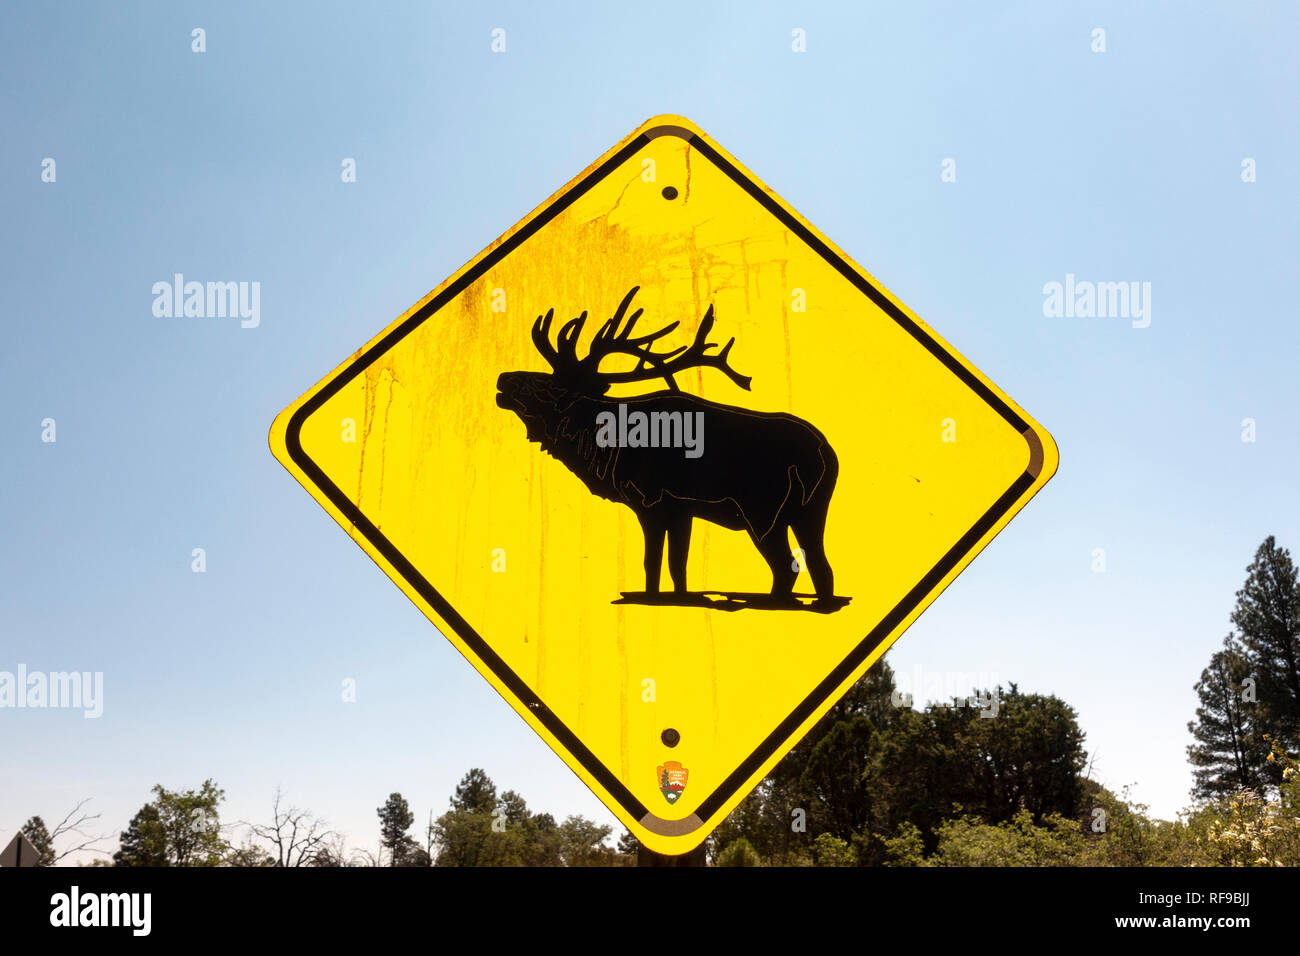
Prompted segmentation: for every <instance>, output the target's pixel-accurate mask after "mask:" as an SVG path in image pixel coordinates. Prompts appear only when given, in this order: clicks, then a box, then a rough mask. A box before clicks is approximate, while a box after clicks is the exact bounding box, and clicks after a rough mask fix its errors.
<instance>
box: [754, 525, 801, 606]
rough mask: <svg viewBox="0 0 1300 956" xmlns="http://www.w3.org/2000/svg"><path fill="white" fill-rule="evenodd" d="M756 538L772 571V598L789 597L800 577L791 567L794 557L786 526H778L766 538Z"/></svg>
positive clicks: (755, 542)
mask: <svg viewBox="0 0 1300 956" xmlns="http://www.w3.org/2000/svg"><path fill="white" fill-rule="evenodd" d="M751 537H753V538H754V545H755V546H756V547H757V548H758V553H759V554H761V555H762V556H763V560H764V561H766V562H767V566H768V567H769V568H771V569H772V597H778V598H779V597H789V596H790V593H791V592H792V591H793V590H794V581H795V578H797V577H798V576H799V572H798V571H796V570H795V569H794V568H793V567H791V565H792V564H793V563H794V555H792V554H791V553H790V541H789V539H788V538H787V537H786V529H785V525H784V524H778V525H777V526H776V527H775V528H773V529H772V530H771V531H769V532H768V534H767V537H766V538H758V537H754V536H753V535H751Z"/></svg>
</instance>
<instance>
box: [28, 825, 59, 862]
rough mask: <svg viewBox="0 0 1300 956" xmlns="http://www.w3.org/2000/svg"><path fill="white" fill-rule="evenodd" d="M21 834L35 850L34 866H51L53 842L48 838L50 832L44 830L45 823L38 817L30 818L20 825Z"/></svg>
mask: <svg viewBox="0 0 1300 956" xmlns="http://www.w3.org/2000/svg"><path fill="white" fill-rule="evenodd" d="M22 833H23V835H24V836H26V837H27V839H28V840H30V841H31V844H32V846H33V847H35V848H36V854H37V858H36V865H37V866H53V865H54V840H53V839H52V838H51V837H50V831H49V830H48V829H47V828H46V826H45V821H44V820H42V819H41V818H40V817H32V818H31V819H29V820H28V821H27V822H26V823H24V824H23V825H22Z"/></svg>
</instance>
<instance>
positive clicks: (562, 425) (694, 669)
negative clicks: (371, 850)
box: [271, 116, 1057, 854]
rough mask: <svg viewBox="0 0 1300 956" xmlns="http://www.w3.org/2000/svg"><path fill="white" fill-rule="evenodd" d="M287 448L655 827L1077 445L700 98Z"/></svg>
mask: <svg viewBox="0 0 1300 956" xmlns="http://www.w3.org/2000/svg"><path fill="white" fill-rule="evenodd" d="M271 447H272V450H273V451H274V453H275V455H276V457H277V458H278V459H279V460H280V461H281V462H282V463H283V464H284V466H285V467H286V468H287V469H288V470H289V471H290V472H291V473H292V474H293V476H294V477H295V478H296V479H297V480H298V481H299V482H301V483H302V485H303V486H304V487H305V488H306V489H307V490H308V491H309V492H310V493H311V495H312V496H313V497H314V498H315V499H316V500H317V501H319V502H320V504H321V505H322V507H324V508H325V509H326V510H327V511H328V512H329V513H330V514H331V515H332V516H333V517H334V519H335V520H336V521H338V522H339V524H341V525H342V526H343V528H344V529H345V530H346V531H347V532H348V534H350V535H351V536H352V537H353V539H354V540H355V541H356V542H357V543H358V544H359V545H360V546H361V547H362V548H364V549H365V551H366V553H368V554H369V555H370V557H371V558H373V559H374V561H375V562H376V563H377V564H378V565H379V566H380V567H381V568H382V569H383V570H384V572H385V573H386V574H387V575H388V576H389V577H390V578H392V579H393V581H395V582H396V583H397V584H398V586H399V587H401V589H402V590H403V591H405V592H406V594H407V596H408V597H410V599H411V600H412V601H414V602H415V603H416V604H417V605H419V607H420V608H421V609H422V610H423V611H424V613H425V614H426V615H427V616H428V617H429V619H430V620H431V621H433V622H434V624H435V625H437V627H438V628H439V630H440V631H441V632H442V633H443V634H444V635H445V636H446V637H447V639H448V640H450V641H451V642H452V644H454V645H455V646H456V648H457V649H458V650H459V651H460V652H461V653H462V654H463V655H464V656H465V658H466V659H467V660H468V661H469V662H470V663H471V664H473V665H474V667H475V668H476V669H477V670H478V671H479V673H481V674H482V675H483V676H484V677H485V678H486V679H487V680H488V681H489V682H490V683H491V684H492V686H493V687H495V688H496V689H497V691H498V692H499V693H500V694H501V696H502V697H504V698H505V699H506V700H507V701H508V702H509V703H510V704H511V706H513V707H514V708H515V710H516V711H517V712H518V713H519V714H520V716H521V717H522V718H523V719H524V720H525V721H527V723H528V724H529V725H530V726H531V727H532V728H533V729H534V730H535V731H536V732H537V733H538V734H539V735H541V737H542V738H543V739H544V740H545V741H546V743H547V744H548V745H549V746H550V747H551V748H552V749H553V750H554V751H555V752H556V753H557V754H559V755H560V756H561V757H562V758H563V759H564V760H565V762H566V763H568V765H569V766H570V767H571V768H572V769H573V771H574V773H576V774H577V775H578V776H579V777H580V778H581V779H582V780H583V781H584V782H585V783H586V784H587V785H588V786H589V787H590V788H591V789H592V790H593V791H595V792H596V794H598V795H599V796H600V798H601V799H602V800H603V801H604V802H605V803H606V805H607V806H608V807H609V808H610V810H611V811H613V813H614V814H615V815H616V816H617V817H618V818H619V819H620V820H621V821H622V822H623V823H624V824H625V825H626V826H627V827H628V828H629V829H630V830H631V831H632V833H633V834H635V835H636V837H637V838H638V839H639V840H640V841H641V842H642V843H643V844H644V845H645V846H647V847H648V848H650V849H651V850H654V851H657V852H659V853H667V854H679V853H685V852H688V851H690V850H692V849H693V848H694V847H696V846H697V845H698V844H699V843H700V842H701V841H702V840H703V839H704V838H705V837H706V836H707V835H708V833H709V832H710V831H711V830H712V829H713V828H714V827H716V826H717V825H718V824H719V823H720V822H721V821H722V820H723V819H724V818H725V817H726V815H727V813H728V812H729V811H730V810H732V809H733V808H734V807H735V806H736V804H737V803H739V802H740V801H741V799H743V797H744V796H745V795H746V794H747V793H748V792H749V791H750V790H751V789H752V788H753V787H754V786H755V785H756V784H757V783H758V782H759V781H760V780H761V779H762V778H763V776H764V775H765V774H767V773H768V771H769V770H770V769H771V768H772V766H773V765H774V764H775V763H776V762H777V761H778V760H779V759H780V758H781V757H782V756H783V755H784V754H785V753H786V752H787V751H789V750H790V748H791V747H793V746H794V745H795V743H797V742H798V740H799V739H800V737H801V736H802V735H803V734H804V733H806V732H807V730H808V729H809V728H810V727H811V726H812V725H813V724H814V723H815V722H816V721H817V719H818V718H819V717H821V716H822V715H823V714H824V713H825V712H826V711H827V709H829V708H830V706H831V705H832V704H834V703H835V701H836V700H838V699H839V698H840V696H841V695H842V694H844V692H845V691H847V690H848V689H849V687H850V686H851V685H852V684H853V683H854V682H855V681H856V680H858V678H860V677H861V676H862V675H863V674H864V673H865V672H866V671H867V669H868V668H870V667H871V665H872V664H873V663H875V661H876V660H877V659H878V658H879V657H880V656H881V655H882V654H883V653H884V652H885V650H886V649H887V648H888V647H889V646H890V645H891V644H892V643H893V642H894V641H895V640H896V639H897V638H898V636H899V635H900V634H901V633H902V632H903V630H904V629H905V628H906V627H907V626H908V625H909V624H910V623H911V622H912V621H913V620H915V618H916V617H917V615H918V614H920V613H921V611H922V610H924V609H925V608H926V607H927V606H928V605H929V604H930V602H931V601H933V600H934V599H935V597H936V596H937V595H938V594H939V592H940V591H942V590H943V589H944V588H945V587H946V586H947V585H948V584H949V582H951V581H952V579H953V578H954V577H955V576H956V575H957V574H959V573H960V572H961V571H962V569H963V568H965V567H966V565H967V564H969V563H970V561H971V560H972V559H973V558H974V556H975V555H976V554H977V553H978V552H979V551H980V550H981V549H982V548H983V547H984V546H985V545H986V544H988V542H989V541H990V540H991V539H992V538H993V536H994V535H996V534H997V533H998V532H999V531H1000V530H1001V529H1002V528H1003V527H1004V526H1005V525H1006V524H1007V522H1008V521H1010V520H1011V518H1012V516H1014V515H1015V514H1016V513H1017V512H1018V511H1019V510H1020V509H1021V508H1022V507H1024V505H1025V503H1026V502H1027V501H1028V500H1029V499H1030V498H1031V497H1033V495H1034V494H1035V493H1036V492H1037V491H1038V490H1039V489H1040V488H1041V487H1042V486H1043V485H1044V484H1045V483H1046V482H1047V481H1048V479H1049V478H1051V476H1052V474H1053V473H1054V472H1055V470H1056V465H1057V454H1056V446H1055V444H1054V443H1053V441H1052V438H1051V436H1050V435H1048V433H1047V432H1046V431H1044V430H1043V428H1042V427H1041V426H1040V425H1038V424H1037V423H1036V422H1035V421H1034V420H1033V419H1032V418H1030V417H1029V416H1028V415H1027V414H1025V412H1024V411H1023V410H1022V409H1021V408H1020V407H1019V406H1018V405H1016V404H1015V403H1014V402H1013V401H1011V399H1010V398H1008V397H1007V396H1006V395H1005V394H1004V393H1003V392H1002V391H1001V390H1000V389H999V388H998V387H997V386H996V385H994V384H993V383H992V382H990V381H989V380H988V379H987V378H985V376H983V375H982V374H980V372H979V371H978V370H977V369H975V367H974V366H972V365H971V364H970V363H969V362H967V361H966V359H964V358H963V357H962V356H960V355H958V354H957V353H956V352H955V351H954V350H953V349H952V348H951V347H950V346H949V345H948V344H947V343H946V342H944V341H943V339H941V338H939V336H937V335H936V334H935V333H934V332H933V331H931V330H930V328H929V327H928V326H926V325H925V323H923V322H922V321H921V320H920V319H918V318H917V317H916V316H915V315H913V314H912V313H911V312H910V311H909V310H908V309H907V307H906V306H904V305H903V304H902V303H901V302H899V301H898V300H897V299H896V298H895V297H894V296H893V295H892V294H890V292H889V291H888V290H886V289H885V288H884V286H882V285H881V284H880V283H879V282H878V281H876V280H875V279H874V278H872V277H871V276H870V275H868V274H867V273H866V272H865V271H864V270H863V269H861V268H860V267H859V266H857V265H856V264H855V263H853V261H852V260H850V259H849V258H848V256H846V255H845V254H844V253H842V252H841V251H840V250H839V249H837V248H836V247H835V246H834V245H833V244H832V243H831V242H830V240H828V239H827V238H826V237H824V236H823V235H822V234H821V233H820V232H818V231H817V230H816V229H815V228H813V226H812V225H810V224H809V223H808V222H806V221H805V220H804V219H803V218H802V217H801V216H800V215H799V214H798V213H796V212H795V211H794V210H793V209H791V208H790V207H789V206H788V205H786V204H785V203H784V202H782V200H781V199H780V198H779V197H777V196H776V195H775V194H774V193H772V192H771V191H770V190H769V189H768V188H767V187H766V186H764V185H763V184H762V183H761V182H760V181H759V180H758V178H757V177H755V176H754V175H753V174H751V173H750V172H749V171H748V170H746V169H745V168H744V167H743V166H741V165H740V163H738V162H737V161H736V160H735V159H733V158H732V157H731V156H730V155H729V154H728V153H727V152H726V151H725V150H723V149H722V148H721V147H720V146H718V145H717V144H716V143H714V142H713V141H712V140H711V139H709V137H708V136H706V135H705V134H704V133H703V132H702V131H701V130H700V129H698V128H697V127H696V126H694V125H693V124H692V123H691V122H689V121H688V120H686V119H683V118H682V117H679V116H659V117H656V118H654V119H652V120H650V121H649V122H647V123H645V124H644V125H643V126H642V127H640V128H639V129H637V130H636V131H635V132H633V133H632V134H631V135H630V136H628V137H627V138H626V139H624V140H623V141H622V142H620V143H619V144H618V145H617V146H615V147H614V148H613V149H611V150H610V151H609V152H608V153H606V154H605V155H604V156H602V157H601V158H600V159H598V160H597V161H596V162H595V163H593V164H592V165H591V166H590V167H589V168H588V169H587V170H585V171H584V172H583V173H582V174H581V175H579V176H578V177H577V178H576V179H574V180H573V181H572V182H570V183H569V184H568V185H567V186H565V187H564V188H563V189H561V190H560V191H559V192H557V193H555V195H553V196H552V197H551V198H550V199H548V200H547V201H546V202H544V203H543V204H542V205H541V206H539V207H538V208H537V209H536V210H534V211H533V212H532V213H531V214H529V215H528V216H526V217H525V218H524V219H523V220H522V221H521V222H520V223H519V224H518V225H516V226H515V227H514V228H512V229H510V230H509V231H508V232H507V233H505V235H503V236H502V237H501V238H500V239H498V240H497V241H496V242H494V243H492V244H491V245H490V246H489V247H488V248H487V249H485V250H483V251H482V252H481V253H479V254H478V255H477V256H475V257H474V259H472V260H471V261H470V262H469V263H468V264H466V265H465V266H464V267H463V268H461V269H460V270H459V271H457V272H456V273H455V275H453V276H451V277H450V278H449V279H447V280H446V281H445V282H443V283H442V284H441V285H439V286H438V287H437V288H436V289H434V290H433V291H432V292H430V293H429V294H428V295H427V296H425V297H424V298H423V299H422V300H421V301H420V302H418V303H416V305H415V306H413V307H412V308H411V309H410V310H409V311H408V312H407V313H406V314H405V315H402V316H401V317H399V318H398V319H397V320H396V321H394V322H393V323H392V324H391V325H390V326H388V328H386V329H384V330H383V331H382V332H381V333H380V334H379V335H378V336H376V337H375V338H374V339H373V340H372V341H371V342H370V343H369V344H367V345H366V346H365V347H364V348H363V349H361V350H360V351H358V352H357V353H355V354H354V355H353V356H352V357H351V358H349V359H348V360H347V361H345V362H344V363H343V364H342V365H340V366H339V367H338V368H337V369H335V370H334V371H333V372H332V373H330V374H329V375H328V376H326V377H325V378H324V379H323V380H322V381H321V382H320V383H319V384H317V385H316V386H315V387H313V388H312V389H311V390H309V391H308V392H307V393H306V394H305V395H303V396H302V397H301V398H299V399H298V400H297V401H296V402H294V403H293V404H292V405H290V406H289V407H288V408H287V409H285V410H284V412H282V413H281V414H280V416H279V417H278V418H277V419H276V420H275V423H274V425H273V426H272V429H271Z"/></svg>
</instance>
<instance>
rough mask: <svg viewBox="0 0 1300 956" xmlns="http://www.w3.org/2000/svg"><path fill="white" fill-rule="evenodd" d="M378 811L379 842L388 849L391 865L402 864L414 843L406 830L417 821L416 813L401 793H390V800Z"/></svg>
mask: <svg viewBox="0 0 1300 956" xmlns="http://www.w3.org/2000/svg"><path fill="white" fill-rule="evenodd" d="M376 812H377V813H378V814H379V842H380V843H381V844H382V845H383V847H384V848H385V849H386V850H388V853H389V860H390V863H389V865H390V866H402V865H403V864H404V861H405V858H406V857H407V855H408V854H409V850H410V847H411V846H412V845H413V841H412V840H411V838H410V837H409V836H407V833H406V831H407V830H409V829H410V827H411V824H412V823H414V822H415V814H414V813H412V812H411V807H410V805H408V804H407V802H406V798H405V797H403V796H402V795H401V794H400V793H390V794H389V795H388V801H387V802H386V803H385V804H384V805H383V806H382V807H380V808H379V809H378V811H376Z"/></svg>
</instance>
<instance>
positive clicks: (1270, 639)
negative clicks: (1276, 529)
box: [1232, 535, 1300, 783]
mask: <svg viewBox="0 0 1300 956" xmlns="http://www.w3.org/2000/svg"><path fill="white" fill-rule="evenodd" d="M1246 572H1247V575H1246V583H1245V584H1244V585H1242V588H1241V590H1240V591H1238V592H1237V605H1236V608H1235V609H1234V610H1233V612H1232V623H1233V626H1234V627H1236V629H1237V631H1238V633H1239V634H1240V635H1241V643H1242V645H1243V647H1244V649H1245V653H1246V656H1247V659H1248V660H1249V662H1250V666H1251V670H1252V672H1253V673H1255V674H1257V675H1258V684H1259V686H1258V694H1257V697H1258V703H1257V705H1256V707H1257V708H1258V710H1259V717H1258V725H1259V726H1260V727H1268V728H1272V733H1273V734H1274V736H1276V737H1277V738H1278V739H1279V740H1280V741H1282V743H1283V744H1284V745H1286V746H1289V747H1291V748H1293V749H1294V748H1296V747H1298V746H1300V581H1298V580H1297V575H1296V568H1295V565H1294V564H1293V563H1292V561H1291V554H1290V552H1289V551H1287V550H1286V549H1285V548H1279V547H1278V546H1277V544H1276V542H1275V541H1274V539H1273V536H1272V535H1269V536H1268V537H1267V538H1265V539H1264V542H1263V544H1261V545H1260V546H1259V548H1258V550H1256V552H1255V558H1254V560H1253V561H1252V562H1251V563H1250V566H1249V567H1248V568H1247V569H1246ZM1270 766H1272V765H1270ZM1276 781H1277V778H1276V776H1274V778H1273V782H1274V783H1276Z"/></svg>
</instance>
